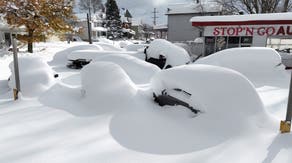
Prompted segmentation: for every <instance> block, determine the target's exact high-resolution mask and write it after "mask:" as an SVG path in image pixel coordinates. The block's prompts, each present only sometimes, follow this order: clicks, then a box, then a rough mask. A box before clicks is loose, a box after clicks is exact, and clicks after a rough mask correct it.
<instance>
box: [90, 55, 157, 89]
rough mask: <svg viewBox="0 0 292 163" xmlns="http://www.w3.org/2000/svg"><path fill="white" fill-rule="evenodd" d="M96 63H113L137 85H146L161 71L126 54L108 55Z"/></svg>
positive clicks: (99, 58) (98, 58)
mask: <svg viewBox="0 0 292 163" xmlns="http://www.w3.org/2000/svg"><path fill="white" fill-rule="evenodd" d="M95 60H96V61H106V62H113V63H115V64H117V65H119V66H120V67H121V68H123V70H124V71H125V72H126V73H127V74H128V75H129V77H130V78H131V80H132V81H133V82H134V83H135V84H146V83H149V82H150V79H151V78H152V76H153V75H154V74H155V73H157V72H159V71H160V69H159V68H158V67H157V66H155V65H153V64H150V63H148V62H145V61H142V60H140V59H138V58H136V57H133V56H129V55H125V54H108V55H103V56H101V57H97V58H96V59H95Z"/></svg>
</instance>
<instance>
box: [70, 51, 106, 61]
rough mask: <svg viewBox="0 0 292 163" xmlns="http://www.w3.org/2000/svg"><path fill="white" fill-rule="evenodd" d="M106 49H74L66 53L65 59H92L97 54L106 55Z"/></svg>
mask: <svg viewBox="0 0 292 163" xmlns="http://www.w3.org/2000/svg"><path fill="white" fill-rule="evenodd" d="M107 54H108V52H106V51H97V50H75V51H73V52H71V53H70V54H68V55H67V60H77V59H85V60H87V61H90V60H93V59H95V58H96V57H98V56H103V55H107Z"/></svg>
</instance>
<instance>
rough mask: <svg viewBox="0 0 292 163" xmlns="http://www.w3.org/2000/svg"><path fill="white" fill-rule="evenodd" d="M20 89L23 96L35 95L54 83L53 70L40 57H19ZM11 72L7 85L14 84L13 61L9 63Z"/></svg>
mask: <svg viewBox="0 0 292 163" xmlns="http://www.w3.org/2000/svg"><path fill="white" fill-rule="evenodd" d="M18 65H19V75H20V89H21V92H22V95H24V96H30V97H32V96H37V95H39V94H40V93H42V92H44V91H46V90H47V89H49V88H50V87H51V86H52V85H53V84H54V83H55V78H54V75H55V72H54V71H53V70H52V69H51V67H50V66H49V65H48V64H47V62H45V61H44V60H43V59H42V58H41V57H30V56H25V57H20V58H19V60H18ZM9 68H10V70H11V72H12V75H11V76H10V80H9V82H8V85H9V87H10V88H11V89H13V88H16V86H15V75H14V63H13V62H11V63H10V64H9Z"/></svg>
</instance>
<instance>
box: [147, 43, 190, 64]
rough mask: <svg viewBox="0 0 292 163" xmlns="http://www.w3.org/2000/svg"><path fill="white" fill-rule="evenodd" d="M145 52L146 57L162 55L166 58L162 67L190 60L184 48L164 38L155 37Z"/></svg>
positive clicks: (185, 62) (157, 57)
mask: <svg viewBox="0 0 292 163" xmlns="http://www.w3.org/2000/svg"><path fill="white" fill-rule="evenodd" d="M146 53H147V58H148V59H149V58H156V59H159V57H160V55H162V56H164V57H165V58H166V63H165V66H164V68H165V67H166V66H167V65H170V66H171V67H174V66H179V65H185V64H187V63H190V62H191V59H190V56H189V54H188V52H187V51H186V50H185V49H183V48H182V47H179V46H177V45H175V44H173V43H171V42H169V41H167V40H164V39H156V40H154V41H152V42H151V43H150V45H149V48H148V49H147V51H146Z"/></svg>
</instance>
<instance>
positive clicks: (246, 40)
mask: <svg viewBox="0 0 292 163" xmlns="http://www.w3.org/2000/svg"><path fill="white" fill-rule="evenodd" d="M251 45H252V37H251V36H245V37H241V38H240V47H250V46H251Z"/></svg>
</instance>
